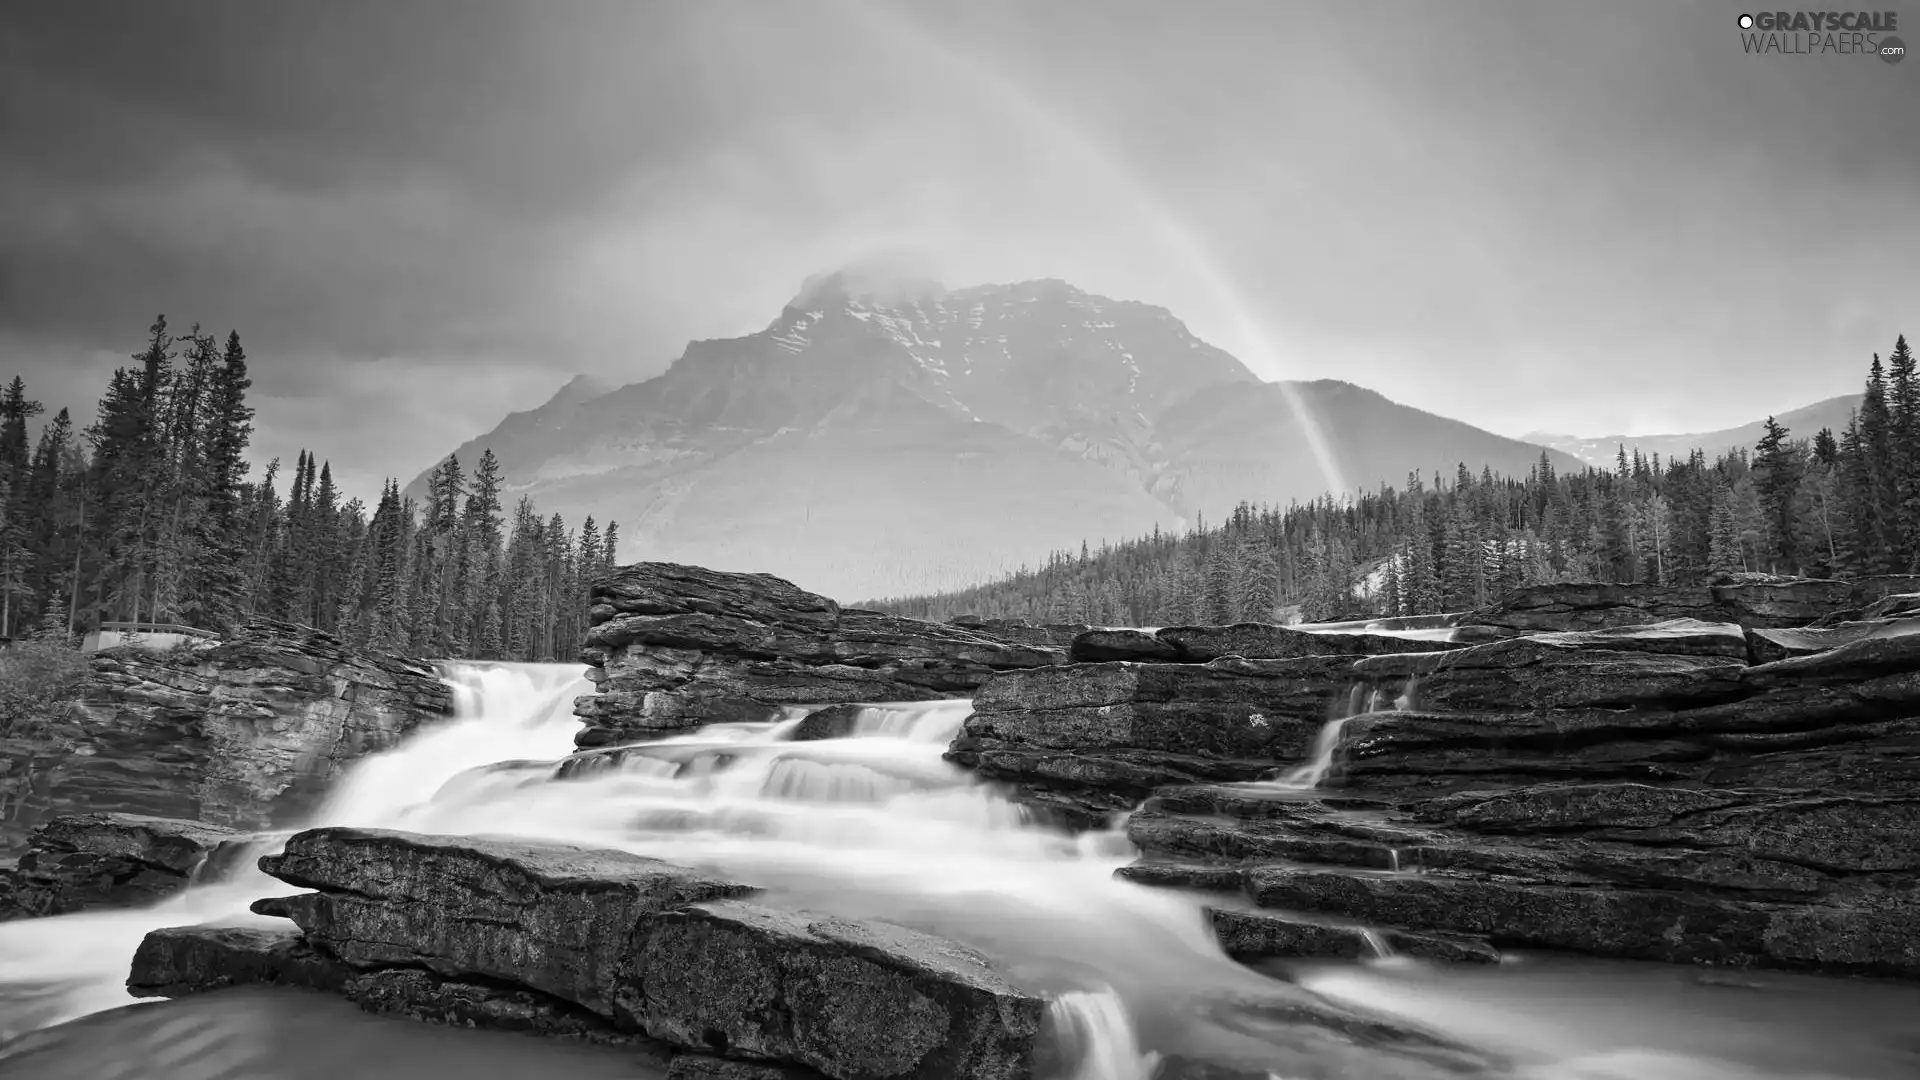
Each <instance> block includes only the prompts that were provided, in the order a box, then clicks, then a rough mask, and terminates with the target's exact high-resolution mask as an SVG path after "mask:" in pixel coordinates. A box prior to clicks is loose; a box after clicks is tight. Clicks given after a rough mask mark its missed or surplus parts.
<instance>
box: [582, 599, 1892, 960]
mask: <svg viewBox="0 0 1920 1080" xmlns="http://www.w3.org/2000/svg"><path fill="white" fill-rule="evenodd" d="M596 599H597V601H598V602H597V603H596V607H595V614H594V618H595V623H596V625H595V631H594V637H593V639H592V642H591V644H590V646H589V648H588V650H587V656H586V659H588V660H589V662H592V663H596V664H598V665H599V666H600V668H601V672H600V680H601V685H602V690H603V693H602V694H601V695H599V696H598V697H596V698H589V699H583V701H582V703H581V707H580V713H581V715H582V717H583V718H584V719H586V720H587V722H588V723H589V725H590V728H591V730H590V732H589V734H587V735H583V737H582V740H581V741H582V742H583V744H593V743H597V742H602V741H607V740H611V739H613V738H615V737H622V738H628V739H631V738H633V737H636V736H640V735H642V734H643V733H645V732H654V733H658V732H659V731H661V730H666V729H672V728H677V727H681V726H687V725H691V724H693V723H698V722H703V721H704V720H706V719H713V718H719V719H724V718H733V717H740V716H742V715H743V714H744V713H751V715H752V716H753V717H754V718H764V717H765V716H767V715H770V709H771V707H772V706H775V705H791V704H805V703H825V702H827V701H831V700H838V701H847V700H879V699H882V698H886V697H893V698H896V699H904V700H911V699H916V698H925V697H933V696H949V695H957V694H963V693H970V694H971V695H972V697H973V707H974V713H973V715H972V716H971V718H970V719H969V720H968V721H967V723H966V726H965V729H964V731H963V732H962V734H961V736H960V737H959V738H958V739H956V740H955V742H954V743H953V745H952V747H951V750H950V752H949V754H948V757H949V759H950V760H952V761H955V762H957V763H960V764H962V765H964V766H966V767H969V768H971V769H974V770H976V771H977V772H979V773H980V774H981V775H982V776H984V777H987V778H989V779H992V780H995V781H999V782H1002V783H1005V784H1008V785H1010V787H1011V789H1012V790H1013V791H1014V793H1015V794H1016V797H1017V798H1018V799H1020V800H1021V801H1022V802H1024V803H1026V804H1027V805H1029V806H1031V807H1034V808H1035V809H1036V810H1039V811H1041V812H1042V813H1043V815H1044V817H1045V819H1046V820H1050V821H1055V822H1065V823H1067V824H1069V825H1073V826H1077V827H1081V828H1090V827H1096V826H1098V825H1100V824H1103V823H1104V822H1106V821H1108V820H1112V819H1113V817H1114V815H1116V814H1118V813H1122V812H1131V813H1130V814H1129V815H1128V816H1127V818H1126V829H1127V832H1128V835H1129V836H1130V837H1131V838H1132V839H1133V841H1134V842H1135V843H1136V844H1137V845H1138V846H1139V847H1140V848H1141V850H1142V851H1143V853H1144V856H1143V859H1142V861H1141V863H1140V864H1139V865H1137V866H1135V867H1132V868H1129V869H1128V870H1127V871H1126V873H1127V874H1128V876H1130V877H1132V878H1134V879H1135V880H1138V881H1143V882H1152V883H1160V884H1168V885H1178V886H1182V887H1199V888H1203V889H1207V890H1209V891H1211V892H1212V893H1214V894H1215V900H1214V906H1215V908H1216V912H1217V914H1216V916H1215V918H1216V924H1217V926H1218V927H1220V928H1221V930H1222V935H1223V937H1224V938H1227V939H1228V945H1229V947H1230V948H1231V949H1232V951H1233V952H1234V953H1235V954H1236V955H1241V956H1246V957H1249V958H1251V957H1256V956H1260V955H1287V954H1298V953H1301V952H1307V953H1317V954H1327V955H1347V954H1351V953H1353V952H1354V951H1355V950H1356V949H1360V948H1372V949H1374V950H1376V951H1377V949H1378V948H1379V947H1380V946H1381V945H1382V944H1384V945H1386V946H1387V947H1389V948H1392V947H1396V946H1394V945H1393V943H1394V942H1396V941H1397V942H1400V943H1402V945H1403V946H1404V947H1405V948H1406V949H1408V950H1410V951H1416V952H1423V953H1425V954H1427V955H1445V956H1449V957H1454V958H1461V959H1473V958H1488V957H1493V956H1496V955H1497V954H1498V950H1499V949H1501V948H1521V947H1536V948H1556V949H1569V950H1576V951H1580V952H1587V953H1593V954H1597V955H1603V956H1615V957H1627V958H1639V959H1654V960H1670V961H1688V962H1701V963H1716V964H1737V965H1745V964H1761V965H1768V966H1776V967H1784V968H1796V969H1806V970H1814V971H1823V972H1860V973H1872V974H1884V975H1898V976H1907V977H1915V976H1920V929H1915V927H1916V926H1920V922H1917V921H1916V919H1915V915H1916V914H1920V855H1917V854H1916V852H1920V848H1917V847H1916V846H1915V845H1914V844H1913V843H1912V842H1911V837H1912V836H1913V835H1916V829H1920V577H1913V576H1906V577H1902V576H1888V577H1881V578H1873V579H1867V580H1863V581H1857V582H1836V581H1819V580H1805V579H1773V578H1763V577H1758V576H1748V577H1744V578H1739V579H1732V580H1728V581H1725V582H1722V583H1719V584H1715V585H1709V586H1699V587H1668V586H1653V585H1619V584H1569V585H1544V586H1535V587H1531V588H1527V589H1521V590H1517V591H1515V592H1514V593H1512V594H1510V595H1508V596H1506V597H1504V598H1503V599H1502V601H1501V602H1500V603H1499V604H1497V605H1495V606H1493V607H1490V608H1488V609H1485V610H1482V611H1476V612H1470V613H1466V614H1464V615H1461V616H1452V617H1443V618H1435V617H1427V618H1423V619H1418V620H1380V621H1379V622H1377V623H1374V624H1362V625H1343V626H1340V627H1328V628H1312V627H1308V628H1300V627H1283V626H1272V625H1265V624H1243V625H1238V626H1226V627H1169V628H1165V629H1161V630H1158V631H1154V632H1150V633H1149V632H1145V631H1138V630H1126V629H1088V630H1085V631H1082V632H1080V633H1078V634H1076V635H1075V636H1074V637H1073V638H1072V639H1071V641H1070V643H1069V645H1068V647H1067V648H1066V649H1065V650H1058V649H1055V648H1052V647H1038V646H1032V645H1026V644H1022V643H1019V642H1012V641H1008V640H1005V639H990V638H989V637H988V636H987V634H986V624H985V623H984V621H982V620H961V621H962V622H964V623H966V624H967V625H965V626H959V627H955V626H936V625H933V624H928V623H918V622H914V621H912V620H904V619H889V618H887V617H884V616H870V615H868V613H863V612H842V611H840V610H839V609H838V608H837V607H835V606H834V605H832V603H831V602H830V601H827V600H825V599H824V598H821V597H817V596H814V595H813V594H810V593H805V592H803V591H801V590H798V589H797V588H794V587H792V586H791V585H789V584H787V583H786V582H782V581H779V580H778V579H773V578H767V577H764V576H756V575H733V574H720V573H716V572H712V571H705V570H698V569H695V568H689V567H676V566H666V565H663V564H639V565H636V566H632V567H626V568H623V569H622V570H621V571H620V572H619V573H618V574H617V575H616V576H615V577H613V578H611V579H609V580H608V581H607V582H605V583H603V585H602V587H601V589H600V591H599V592H598V593H596ZM1033 629H1034V630H1036V631H1038V630H1039V629H1040V628H1033ZM1055 629H1056V631H1057V630H1058V629H1059V628H1055ZM829 718H830V717H829V716H827V715H825V714H823V716H822V720H823V721H825V720H826V719H829ZM1336 720H1337V721H1341V723H1338V724H1334V725H1332V726H1330V724H1329V722H1330V721H1336ZM1322 748H1324V749H1327V750H1330V751H1331V752H1330V753H1329V754H1328V755H1326V756H1327V758H1328V761H1327V766H1328V768H1327V771H1326V774H1325V775H1322V776H1318V777H1313V776H1295V777H1294V778H1293V783H1292V784H1290V785H1289V784H1280V783H1275V782H1273V781H1274V780H1275V779H1276V778H1277V777H1279V776H1281V775H1282V774H1284V773H1286V772H1287V771H1288V770H1290V769H1299V768H1300V766H1302V765H1303V763H1307V762H1309V761H1311V760H1312V759H1313V758H1314V756H1315V754H1316V751H1317V750H1319V749H1322ZM1303 786H1304V787H1306V788H1308V790H1302V788H1303ZM1136 808H1137V809H1136ZM1369 928H1371V929H1373V930H1377V931H1378V935H1376V938H1375V940H1374V941H1373V943H1372V944H1371V945H1369V944H1367V941H1366V938H1365V935H1363V934H1362V933H1361V931H1362V930H1364V929H1369ZM1357 942H1358V943H1359V944H1356V943H1357Z"/></svg>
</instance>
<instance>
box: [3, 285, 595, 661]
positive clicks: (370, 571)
mask: <svg viewBox="0 0 1920 1080" xmlns="http://www.w3.org/2000/svg"><path fill="white" fill-rule="evenodd" d="M133 360H134V364H133V365H132V366H131V367H123V368H120V369H118V370H116V371H115V372H114V374H113V378H112V380H111V381H110V382H109V383H108V385H107V390H106V393H105V395H104V396H102V397H101V399H100V404H99V413H98V417H97V419H96V420H95V422H94V423H93V424H92V425H91V426H89V427H87V428H86V429H85V430H76V429H75V427H74V424H73V420H72V419H71V417H69V415H68V413H67V410H65V409H62V410H60V412H59V413H58V414H56V415H55V416H54V417H53V418H52V419H51V420H49V421H47V422H46V423H45V424H44V425H43V426H42V428H41V430H40V432H39V437H38V439H37V441H36V440H30V438H29V432H28V426H27V425H28V421H29V420H30V419H31V418H33V417H35V416H37V415H40V414H41V413H42V412H44V409H43V407H42V406H41V404H40V403H39V402H37V401H34V400H32V399H30V398H28V396H27V390H26V387H25V385H24V383H23V382H22V380H21V379H19V378H18V377H15V378H14V380H13V381H12V383H11V384H10V385H9V386H8V387H7V389H6V390H5V391H4V393H0V637H14V636H18V635H26V636H33V637H39V638H46V639H51V640H69V641H70V640H72V639H74V638H75V637H76V635H78V634H80V633H83V632H85V631H86V630H89V629H92V628H94V627H97V626H99V625H100V624H101V623H103V622H128V623H180V624H185V625H188V626H193V627H198V628H201V629H205V630H211V631H215V632H223V631H226V630H229V629H231V628H233V627H235V626H238V625H242V624H245V623H247V622H249V621H251V620H254V619H258V618H263V617H265V618H276V619H286V620H291V621H293V622H297V623H303V624H306V625H309V626H314V627H318V628H320V629H322V630H326V631H329V632H331V633H335V634H337V635H339V636H340V637H342V638H344V639H345V640H346V641H348V642H350V643H352V644H354V645H360V646H372V647H374V648H382V649H388V650H392V651H396V652H402V653H407V654H411V655H415V656H441V657H466V658H474V659H488V660H553V659H570V658H572V656H573V655H574V653H575V651H576V650H577V649H578V646H579V642H580V639H581V637H582V636H583V634H584V632H585V629H586V627H585V619H586V607H587V603H586V592H587V584H588V581H589V579H590V578H591V577H593V576H594V575H596V574H598V573H600V572H601V571H602V570H604V569H605V568H607V567H609V566H611V565H612V561H613V552H614V547H615V544H616V539H617V538H616V535H615V526H614V525H613V524H612V523H608V525H607V527H606V531H605V532H604V534H603V533H602V532H601V531H600V529H599V527H598V526H597V525H596V524H595V523H594V520H593V519H592V518H591V517H589V518H587V519H586V520H585V521H583V522H582V523H581V524H580V527H579V529H578V531H577V532H576V531H574V530H572V529H569V528H568V526H567V523H566V522H565V521H563V520H561V518H560V516H559V515H558V514H555V515H554V516H553V517H551V518H547V519H542V518H541V517H540V516H539V514H538V513H536V512H535V510H534V508H533V504H532V503H531V502H529V501H528V500H526V499H521V500H520V502H519V504H518V505H517V506H516V507H515V508H514V509H513V511H512V513H511V514H508V513H506V512H505V509H504V507H503V506H502V503H501V490H502V477H501V475H500V469H499V466H498V464H497V463H496V462H495V461H494V459H493V455H492V453H491V452H488V453H486V454H485V455H483V456H482V458H481V460H480V461H479V462H478V464H477V465H476V467H475V468H474V470H473V472H472V475H470V476H469V475H466V474H464V473H463V471H462V469H461V466H460V463H459V462H458V461H456V460H454V459H453V458H451V457H449V458H448V459H447V460H446V461H444V462H443V463H441V465H440V466H439V467H438V468H437V469H436V470H435V471H434V474H433V477H432V486H431V489H430V494H429V495H428V497H427V499H426V503H425V505H423V506H416V505H415V503H414V501H413V500H411V499H402V498H401V496H400V487H399V484H398V483H397V482H395V481H393V480H388V481H387V483H386V485H385V488H384V490H383V491H382V492H381V495H380V499H379V502H378V503H377V504H376V505H375V506H373V507H372V508H371V509H369V508H368V507H367V506H366V505H364V504H363V503H362V502H361V501H360V500H359V499H354V498H347V499H343V498H342V495H341V493H340V492H339V491H338V490H337V489H336V488H335V486H334V482H333V476H332V471H331V469H330V468H329V467H328V465H327V464H326V463H325V462H323V461H320V460H318V459H317V458H316V456H315V455H313V454H311V453H308V452H306V451H302V452H301V453H300V455H299V458H298V460H297V461H296V462H295V463H294V465H293V467H292V469H291V470H289V471H288V472H287V473H286V476H285V484H286V490H285V494H284V496H283V495H282V494H281V492H280V490H279V487H278V485H279V483H280V480H281V466H280V462H279V461H278V460H277V459H276V460H275V461H272V462H269V463H268V464H267V466H266V467H265V468H264V469H263V470H261V473H260V475H259V476H258V478H257V479H251V480H250V479H248V475H247V474H248V472H249V471H250V466H249V464H248V462H247V460H246V451H247V447H248V443H249V440H250V439H251V437H252V432H253V409H252V407H251V406H250V405H248V403H247V390H248V389H249V388H250V386H251V385H252V383H251V380H250V379H249V378H248V375H247V356H246V351H245V350H244V349H243V348H242V347H241V345H240V336H239V335H238V334H237V333H230V334H228V335H227V339H226V342H225V344H224V347H223V346H222V345H221V344H220V343H219V342H217V341H216V340H215V339H214V338H213V337H212V336H210V335H206V334H202V333H201V332H200V328H199V327H198V326H197V325H196V326H195V327H194V328H193V329H192V330H191V331H189V332H188V334H187V335H186V336H184V337H175V336H174V335H173V334H172V333H170V332H169V331H168V329H167V321H166V318H165V317H164V316H162V317H161V318H160V319H159V320H158V321H156V322H155V323H154V325H153V327H152V330H151V333H150V336H149V338H148V341H147V347H146V348H145V349H144V350H142V351H141V352H140V353H137V354H135V355H134V357H133Z"/></svg>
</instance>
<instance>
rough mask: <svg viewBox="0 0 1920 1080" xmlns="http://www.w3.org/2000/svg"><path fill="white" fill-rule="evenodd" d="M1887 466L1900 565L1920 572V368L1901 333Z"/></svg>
mask: <svg viewBox="0 0 1920 1080" xmlns="http://www.w3.org/2000/svg"><path fill="white" fill-rule="evenodd" d="M1886 395H1887V433H1888V434H1887V441H1888V453H1887V469H1888V471H1889V473H1891V480H1892V482H1891V484H1889V485H1888V490H1886V491H1885V492H1884V494H1885V495H1886V496H1890V497H1891V499H1892V507H1891V513H1890V514H1889V515H1888V516H1889V518H1890V519H1891V521H1890V524H1891V526H1892V527H1891V529H1890V530H1889V532H1890V533H1891V534H1892V535H1891V537H1890V539H1891V540H1892V541H1893V548H1894V550H1893V552H1892V553H1891V555H1892V558H1891V559H1890V560H1889V561H1890V562H1891V563H1892V565H1893V566H1894V568H1895V569H1898V570H1903V571H1906V572H1909V573H1920V371H1916V370H1915V362H1914V356H1913V350H1912V349H1910V348H1908V346H1907V336H1906V335H1905V334H1901V335H1900V336H1899V338H1898V339H1897V340H1896V341H1895V342H1894V344H1893V352H1892V353H1891V354H1889V355H1888V356H1887V388H1886Z"/></svg>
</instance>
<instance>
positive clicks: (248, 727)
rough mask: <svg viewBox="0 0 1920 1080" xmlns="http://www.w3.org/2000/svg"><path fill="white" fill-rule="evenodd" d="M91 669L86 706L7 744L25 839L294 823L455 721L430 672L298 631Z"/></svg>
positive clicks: (1, 763)
mask: <svg viewBox="0 0 1920 1080" xmlns="http://www.w3.org/2000/svg"><path fill="white" fill-rule="evenodd" d="M90 662H91V669H92V670H91V671H90V673H89V675H88V677H87V679H86V681H85V684H84V686H83V688H82V692H81V694H80V696H79V698H78V700H76V701H75V702H73V703H71V704H69V705H68V706H67V707H65V708H63V709H60V710H58V711H57V712H56V713H54V714H52V715H49V716H47V717H45V718H44V719H43V721H42V722H40V723H38V724H36V725H33V728H32V729H31V730H28V731H25V732H22V733H17V734H16V736H15V737H14V738H12V739H9V740H7V741H6V742H5V743H4V744H0V796H6V797H8V798H10V799H12V800H14V801H17V802H18V803H19V804H21V805H22V806H23V807H24V809H25V811H26V813H25V814H18V813H16V814H10V815H9V816H10V817H12V818H15V819H16V820H15V825H16V827H17V825H18V823H19V822H20V821H22V820H24V821H25V822H26V823H27V824H28V825H29V826H30V825H31V824H32V823H33V822H35V821H37V820H43V819H44V818H46V817H50V816H56V815H58V814H60V813H62V812H66V811H69V810H112V811H126V812H130V813H139V814H152V815H159V816H165V817H177V818H188V819H196V820H202V821H210V822H215V823H218V824H222V825H229V826H234V827H239V828H260V827H266V826H268V825H269V824H271V823H273V822H275V821H285V820H289V819H292V818H296V817H297V816H298V815H299V814H301V813H302V812H303V811H304V810H306V809H307V808H308V807H309V806H310V805H311V803H312V801H313V800H314V798H316V797H317V796H318V794H319V793H320V792H321V791H323V790H325V787H326V785H327V783H328V782H329V781H330V780H331V779H332V778H333V777H334V776H335V775H337V774H338V772H339V771H340V769H341V768H342V767H344V766H345V765H346V764H348V763H350V762H351V761H353V760H355V759H357V758H358V757H360V756H362V755H364V754H367V753H371V752H373V751H376V750H380V749H384V748H385V747H388V746H391V745H393V744H394V743H395V742H397V741H399V739H400V738H401V737H403V736H404V735H406V734H407V733H408V732H409V731H411V730H413V729H414V728H415V727H417V726H419V725H420V724H422V723H424V722H427V721H430V720H433V719H438V718H441V717H444V716H446V715H448V714H449V713H451V712H452V699H451V695H450V694H449V692H448V690H447V687H446V684H444V683H443V682H441V681H440V679H439V677H438V676H437V675H436V674H435V673H434V671H433V669H432V668H431V667H430V666H429V665H427V664H425V663H423V662H420V661H416V660H408V659H404V658H401V657H397V656H391V655H386V654H382V653H377V652H365V651H359V650H353V649H349V648H347V647H346V646H345V645H343V644H342V643H341V642H340V641H338V640H337V639H335V638H333V637H331V636H329V635H327V634H325V633H322V632H320V631H318V630H315V629H313V628H311V627H305V626H296V625H293V624H290V623H278V622H263V623H258V624H255V625H252V626H249V627H247V628H245V629H244V630H242V631H240V632H238V633H236V634H234V635H233V636H232V637H231V638H229V639H228V640H226V641H224V642H222V643H221V644H219V645H216V646H213V647H210V648H206V649H199V650H193V651H179V652H143V651H139V650H135V649H117V650H111V651H108V652H103V653H99V654H97V655H95V656H94V657H92V658H91V661H90ZM7 839H8V838H7V837H0V850H5V848H6V847H8V846H10V845H9V844H8V843H6V840H7ZM12 840H13V844H14V845H17V844H18V842H19V834H18V833H15V834H14V836H13V837H12Z"/></svg>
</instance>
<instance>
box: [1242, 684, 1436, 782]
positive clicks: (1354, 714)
mask: <svg viewBox="0 0 1920 1080" xmlns="http://www.w3.org/2000/svg"><path fill="white" fill-rule="evenodd" d="M1413 694H1414V681H1413V679H1412V678H1411V677H1409V678H1408V679H1407V682H1406V685H1405V686H1404V687H1402V688H1401V691H1400V693H1399V694H1397V695H1395V696H1393V697H1388V696H1387V691H1385V690H1383V689H1380V688H1377V687H1369V686H1368V685H1367V684H1365V683H1355V684H1353V685H1352V686H1351V687H1349V688H1348V689H1347V696H1346V700H1345V702H1344V705H1345V708H1344V709H1342V708H1340V707H1339V706H1336V707H1335V710H1334V715H1333V717H1332V718H1331V719H1329V720H1328V721H1327V722H1326V724H1325V726H1323V727H1321V729H1320V731H1319V733H1318V734H1316V735H1315V736H1314V738H1313V749H1312V750H1311V751H1309V752H1308V754H1307V760H1306V761H1305V762H1303V763H1301V764H1299V765H1296V766H1294V767H1293V768H1291V769H1288V770H1287V771H1286V772H1284V773H1281V774H1280V776H1279V777H1278V778H1276V779H1274V780H1271V781H1268V784H1270V785H1271V786H1273V787H1276V788H1279V789H1281V790H1283V791H1312V790H1313V789H1315V788H1317V787H1319V786H1320V785H1321V784H1323V783H1325V782H1326V779H1327V776H1328V774H1330V773H1332V772H1333V765H1334V761H1335V759H1336V758H1337V757H1338V755H1339V751H1340V737H1341V735H1342V734H1344V733H1345V731H1346V727H1347V723H1348V722H1349V721H1351V720H1354V719H1356V718H1358V717H1362V716H1365V715H1367V714H1368V713H1375V712H1386V711H1405V710H1407V709H1410V708H1412V707H1413Z"/></svg>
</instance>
